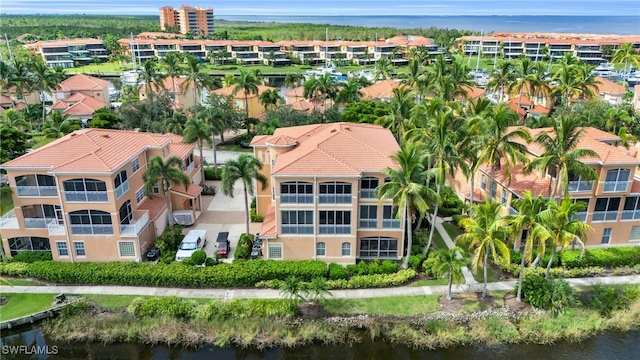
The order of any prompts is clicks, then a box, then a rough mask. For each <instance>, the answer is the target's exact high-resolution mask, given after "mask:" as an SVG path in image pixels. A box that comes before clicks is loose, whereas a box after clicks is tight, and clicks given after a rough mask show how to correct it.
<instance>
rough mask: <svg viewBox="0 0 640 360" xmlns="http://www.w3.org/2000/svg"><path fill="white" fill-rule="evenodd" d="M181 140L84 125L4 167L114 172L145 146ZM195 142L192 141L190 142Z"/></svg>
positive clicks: (167, 135) (167, 136)
mask: <svg viewBox="0 0 640 360" xmlns="http://www.w3.org/2000/svg"><path fill="white" fill-rule="evenodd" d="M177 141H182V138H181V137H179V136H176V135H172V134H166V135H165V134H154V133H143V132H136V131H124V130H107V129H83V130H78V131H74V132H73V133H71V134H69V135H66V136H64V137H62V138H60V139H58V140H56V141H54V142H52V143H50V144H48V145H45V146H43V147H41V148H38V149H36V150H34V151H32V152H30V153H27V154H25V155H22V156H20V157H18V158H16V159H14V160H11V161H9V162H6V163H4V164H3V165H2V166H3V167H5V168H15V167H17V168H21V167H44V168H50V170H49V172H50V173H55V172H113V171H115V170H117V169H119V168H120V167H121V166H122V165H123V164H125V163H127V162H128V161H130V160H131V158H133V156H135V155H136V154H138V153H139V152H140V151H143V150H144V149H146V148H149V147H154V148H158V147H160V146H162V145H165V144H167V143H169V142H177ZM190 146H192V145H190Z"/></svg>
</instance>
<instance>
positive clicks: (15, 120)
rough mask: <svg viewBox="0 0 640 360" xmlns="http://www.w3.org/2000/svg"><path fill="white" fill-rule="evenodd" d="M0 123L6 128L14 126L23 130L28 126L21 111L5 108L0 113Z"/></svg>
mask: <svg viewBox="0 0 640 360" xmlns="http://www.w3.org/2000/svg"><path fill="white" fill-rule="evenodd" d="M0 124H1V125H2V126H4V127H7V128H15V129H18V130H21V131H24V130H25V129H27V128H28V127H29V123H28V122H27V121H26V120H25V119H24V116H22V113H21V112H20V111H17V110H16V109H13V108H11V109H7V110H6V111H5V113H4V114H2V122H0Z"/></svg>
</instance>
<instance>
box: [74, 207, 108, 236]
mask: <svg viewBox="0 0 640 360" xmlns="http://www.w3.org/2000/svg"><path fill="white" fill-rule="evenodd" d="M69 222H70V223H71V233H72V234H74V235H112V234H113V225H112V223H111V214H109V213H108V212H104V211H100V210H80V211H73V212H71V213H69Z"/></svg>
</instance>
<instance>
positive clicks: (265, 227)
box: [259, 205, 277, 238]
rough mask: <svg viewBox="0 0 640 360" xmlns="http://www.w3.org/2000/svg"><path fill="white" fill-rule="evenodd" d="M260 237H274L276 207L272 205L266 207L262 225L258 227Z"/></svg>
mask: <svg viewBox="0 0 640 360" xmlns="http://www.w3.org/2000/svg"><path fill="white" fill-rule="evenodd" d="M259 234H260V237H269V238H271V237H276V236H277V234H276V208H275V207H274V206H273V205H269V207H267V213H266V214H265V216H264V221H263V222H262V227H260V233H259Z"/></svg>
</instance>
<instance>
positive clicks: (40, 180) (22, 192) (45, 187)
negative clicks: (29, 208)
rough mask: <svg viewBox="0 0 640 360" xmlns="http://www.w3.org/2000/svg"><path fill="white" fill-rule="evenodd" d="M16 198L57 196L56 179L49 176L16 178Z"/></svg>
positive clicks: (22, 176)
mask: <svg viewBox="0 0 640 360" xmlns="http://www.w3.org/2000/svg"><path fill="white" fill-rule="evenodd" d="M15 180H16V190H17V193H18V196H58V187H57V186H56V179H54V177H53V176H49V175H20V176H16V178H15Z"/></svg>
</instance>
